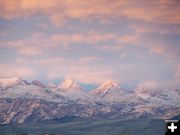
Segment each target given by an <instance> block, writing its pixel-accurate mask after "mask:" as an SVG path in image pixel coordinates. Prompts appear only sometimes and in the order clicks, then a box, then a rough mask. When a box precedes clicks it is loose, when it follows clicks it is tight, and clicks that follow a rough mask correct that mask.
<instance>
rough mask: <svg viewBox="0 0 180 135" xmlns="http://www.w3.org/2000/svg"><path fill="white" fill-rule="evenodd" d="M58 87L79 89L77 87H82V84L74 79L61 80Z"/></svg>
mask: <svg viewBox="0 0 180 135" xmlns="http://www.w3.org/2000/svg"><path fill="white" fill-rule="evenodd" d="M58 88H61V89H75V88H76V89H77V88H80V89H81V87H80V85H79V84H78V83H76V82H75V81H73V80H64V81H62V82H61V84H60V85H59V86H58Z"/></svg>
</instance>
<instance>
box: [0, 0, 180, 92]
mask: <svg viewBox="0 0 180 135" xmlns="http://www.w3.org/2000/svg"><path fill="white" fill-rule="evenodd" d="M179 13H180V1H178V0H14V1H12V0H0V78H8V77H14V76H17V77H20V78H23V79H27V80H34V79H38V80H41V81H47V82H48V81H55V80H64V79H72V80H75V81H77V82H79V83H82V84H92V85H99V84H101V83H103V82H104V81H108V80H116V81H118V82H119V84H120V85H121V86H124V87H125V86H127V87H143V88H161V89H164V88H166V89H167V88H168V89H178V88H180V14H179Z"/></svg>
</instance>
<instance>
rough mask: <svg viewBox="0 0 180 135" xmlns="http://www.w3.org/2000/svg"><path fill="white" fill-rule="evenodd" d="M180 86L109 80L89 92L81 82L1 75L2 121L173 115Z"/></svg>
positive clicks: (177, 109) (179, 107) (179, 111)
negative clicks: (134, 86) (148, 86)
mask: <svg viewBox="0 0 180 135" xmlns="http://www.w3.org/2000/svg"><path fill="white" fill-rule="evenodd" d="M179 103H180V90H153V89H143V88H137V89H135V90H134V91H133V90H132V91H131V92H128V91H126V90H125V89H123V88H121V87H120V86H119V84H118V83H117V82H116V81H107V82H104V83H103V84H101V85H100V86H99V87H98V88H97V89H95V90H91V91H90V92H87V91H86V90H84V89H83V88H82V87H81V86H80V85H79V84H78V83H77V82H75V81H72V80H65V81H62V82H61V83H60V84H59V85H55V84H53V83H50V84H49V85H45V84H43V83H42V82H40V81H38V80H36V81H32V82H31V83H29V82H28V81H26V80H22V79H20V78H17V77H14V78H8V79H0V124H8V123H12V122H17V123H23V122H26V121H29V120H45V119H58V118H61V117H65V116H78V117H105V118H115V117H120V118H137V117H148V118H150V117H153V118H169V117H171V115H176V114H180V105H179Z"/></svg>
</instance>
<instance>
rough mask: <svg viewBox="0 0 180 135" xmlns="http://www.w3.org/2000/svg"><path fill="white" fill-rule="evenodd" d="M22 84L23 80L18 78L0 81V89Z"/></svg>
mask: <svg viewBox="0 0 180 135" xmlns="http://www.w3.org/2000/svg"><path fill="white" fill-rule="evenodd" d="M21 83H23V80H22V79H20V78H18V77H12V78H5V79H0V87H10V86H13V85H18V84H21Z"/></svg>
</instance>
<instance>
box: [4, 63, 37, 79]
mask: <svg viewBox="0 0 180 135" xmlns="http://www.w3.org/2000/svg"><path fill="white" fill-rule="evenodd" d="M35 75H36V72H35V71H34V70H33V69H31V68H29V67H25V66H20V67H19V66H17V65H13V64H0V78H7V77H14V76H16V77H22V78H34V77H35Z"/></svg>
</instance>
